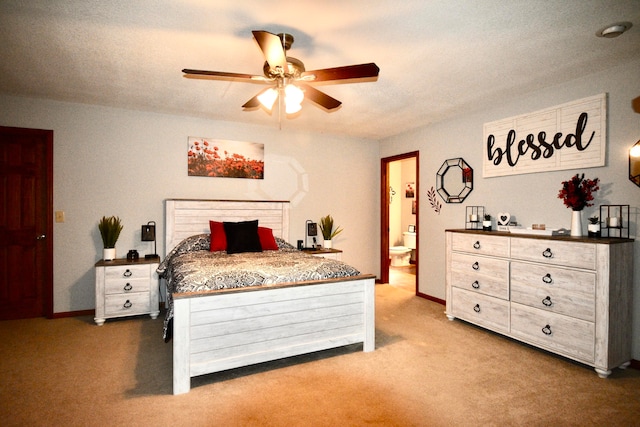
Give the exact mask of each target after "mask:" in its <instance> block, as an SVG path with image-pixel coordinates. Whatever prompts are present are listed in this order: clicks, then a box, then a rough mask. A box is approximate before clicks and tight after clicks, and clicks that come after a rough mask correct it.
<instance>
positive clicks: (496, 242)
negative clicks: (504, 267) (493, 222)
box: [451, 233, 509, 257]
mask: <svg viewBox="0 0 640 427" xmlns="http://www.w3.org/2000/svg"><path fill="white" fill-rule="evenodd" d="M451 249H452V250H454V251H458V252H468V253H474V254H484V255H491V256H495V257H508V256H509V238H508V237H501V236H488V235H484V234H464V233H453V235H452V236H451Z"/></svg>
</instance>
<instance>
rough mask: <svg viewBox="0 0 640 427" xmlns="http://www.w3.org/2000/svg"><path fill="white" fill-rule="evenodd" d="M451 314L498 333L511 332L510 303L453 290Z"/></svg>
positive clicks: (456, 289) (462, 290)
mask: <svg viewBox="0 0 640 427" xmlns="http://www.w3.org/2000/svg"><path fill="white" fill-rule="evenodd" d="M451 299H452V301H451V314H452V315H453V316H455V317H458V318H460V319H463V320H467V321H469V322H471V323H475V324H477V325H480V326H482V327H485V328H488V329H492V330H494V331H497V332H509V302H508V301H504V300H501V299H498V298H493V297H489V296H486V295H481V294H478V293H476V292H470V291H466V290H464V289H459V288H453V289H452V298H451Z"/></svg>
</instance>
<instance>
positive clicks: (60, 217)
mask: <svg viewBox="0 0 640 427" xmlns="http://www.w3.org/2000/svg"><path fill="white" fill-rule="evenodd" d="M56 222H64V211H56Z"/></svg>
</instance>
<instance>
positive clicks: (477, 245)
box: [473, 241, 480, 249]
mask: <svg viewBox="0 0 640 427" xmlns="http://www.w3.org/2000/svg"><path fill="white" fill-rule="evenodd" d="M473 249H480V242H479V241H476V242H475V243H474V244H473Z"/></svg>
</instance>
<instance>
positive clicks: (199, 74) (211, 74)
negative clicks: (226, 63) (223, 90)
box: [182, 68, 267, 81]
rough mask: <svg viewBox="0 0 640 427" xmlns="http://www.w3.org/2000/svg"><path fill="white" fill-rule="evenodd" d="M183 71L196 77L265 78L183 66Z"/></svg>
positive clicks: (262, 79)
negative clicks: (191, 68)
mask: <svg viewBox="0 0 640 427" xmlns="http://www.w3.org/2000/svg"><path fill="white" fill-rule="evenodd" d="M182 72H183V73H185V74H187V77H191V76H197V77H202V76H205V77H211V78H221V79H243V80H261V81H264V80H267V79H266V78H265V77H264V76H255V75H252V74H241V73H227V72H224V71H205V70H190V69H188V68H185V69H184V70H182Z"/></svg>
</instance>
